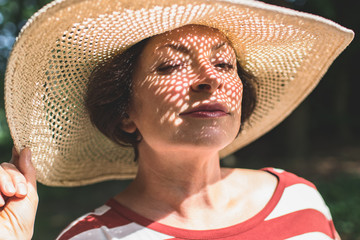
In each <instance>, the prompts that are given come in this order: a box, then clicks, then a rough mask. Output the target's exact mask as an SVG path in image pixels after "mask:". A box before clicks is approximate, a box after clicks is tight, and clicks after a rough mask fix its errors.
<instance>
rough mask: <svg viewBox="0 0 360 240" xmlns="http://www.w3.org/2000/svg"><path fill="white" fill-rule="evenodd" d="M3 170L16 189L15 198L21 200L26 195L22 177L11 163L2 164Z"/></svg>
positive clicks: (25, 185)
mask: <svg viewBox="0 0 360 240" xmlns="http://www.w3.org/2000/svg"><path fill="white" fill-rule="evenodd" d="M2 167H3V169H4V170H5V171H6V172H7V173H8V174H9V176H10V178H11V180H12V182H13V185H14V187H15V189H16V192H15V196H16V197H19V198H22V197H25V196H26V194H27V184H26V179H25V177H24V175H23V174H22V173H21V172H20V171H19V170H18V169H17V168H16V167H15V165H13V164H11V163H3V165H2Z"/></svg>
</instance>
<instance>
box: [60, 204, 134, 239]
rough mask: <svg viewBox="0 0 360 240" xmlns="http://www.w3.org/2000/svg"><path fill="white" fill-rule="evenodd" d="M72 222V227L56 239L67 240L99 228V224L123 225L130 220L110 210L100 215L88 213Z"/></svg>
mask: <svg viewBox="0 0 360 240" xmlns="http://www.w3.org/2000/svg"><path fill="white" fill-rule="evenodd" d="M74 223H75V224H74ZM74 223H72V224H74V225H73V227H71V228H70V229H68V230H67V231H66V232H65V233H64V234H63V235H61V237H60V238H59V239H58V240H67V239H70V238H72V237H74V236H76V235H78V234H80V233H82V232H85V231H88V230H91V229H96V228H100V227H101V226H105V227H107V228H114V227H119V226H123V225H126V224H129V223H131V221H129V220H128V219H126V218H123V217H122V216H121V215H119V214H117V212H115V211H112V210H110V211H107V212H105V213H104V214H102V215H95V214H90V215H89V216H87V217H85V218H84V219H81V220H80V221H75V222H74Z"/></svg>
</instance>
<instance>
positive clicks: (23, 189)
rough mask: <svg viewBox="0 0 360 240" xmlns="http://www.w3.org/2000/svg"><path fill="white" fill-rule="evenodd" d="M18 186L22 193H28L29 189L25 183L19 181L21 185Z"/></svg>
mask: <svg viewBox="0 0 360 240" xmlns="http://www.w3.org/2000/svg"><path fill="white" fill-rule="evenodd" d="M17 187H18V191H19V194H20V195H26V194H27V189H26V186H25V184H23V183H19V185H18V186H17Z"/></svg>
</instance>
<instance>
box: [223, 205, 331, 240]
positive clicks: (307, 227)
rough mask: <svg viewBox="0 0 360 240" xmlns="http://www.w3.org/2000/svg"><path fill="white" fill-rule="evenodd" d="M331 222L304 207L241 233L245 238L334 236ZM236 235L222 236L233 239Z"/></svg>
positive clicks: (278, 239) (272, 239) (249, 239)
mask: <svg viewBox="0 0 360 240" xmlns="http://www.w3.org/2000/svg"><path fill="white" fill-rule="evenodd" d="M333 226H334V225H333V222H332V221H329V220H327V218H326V217H325V216H324V215H323V214H322V213H321V212H319V211H316V210H314V209H306V210H301V211H297V212H293V213H289V214H286V215H284V216H281V217H278V218H274V219H271V220H268V221H265V222H263V223H262V224H260V225H259V226H258V227H256V228H253V229H252V230H250V231H248V232H245V233H243V234H242V235H240V236H241V239H246V240H258V239H266V240H282V239H287V238H290V237H295V236H298V235H301V234H305V233H310V232H321V233H324V234H326V235H328V236H329V237H330V238H333V239H334V238H335V236H334V227H333ZM234 239H236V236H233V237H229V238H224V240H234Z"/></svg>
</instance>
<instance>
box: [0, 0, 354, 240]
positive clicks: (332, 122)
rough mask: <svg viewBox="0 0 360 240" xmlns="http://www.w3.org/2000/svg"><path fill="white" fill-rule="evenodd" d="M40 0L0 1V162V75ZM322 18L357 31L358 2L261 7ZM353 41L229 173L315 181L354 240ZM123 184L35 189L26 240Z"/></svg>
mask: <svg viewBox="0 0 360 240" xmlns="http://www.w3.org/2000/svg"><path fill="white" fill-rule="evenodd" d="M48 2H50V1H47V0H0V89H1V90H0V162H3V161H8V160H9V159H10V155H11V154H10V153H11V148H12V141H11V137H10V133H9V130H8V127H7V123H6V117H5V110H4V97H3V96H4V95H3V94H4V92H3V88H4V80H3V79H4V74H5V69H6V62H7V58H8V56H9V53H10V51H11V48H12V45H13V43H14V41H15V38H16V36H17V34H18V32H19V31H20V29H21V27H22V26H23V25H24V24H25V22H26V21H27V19H28V18H29V17H30V16H31V15H32V14H33V13H34V12H35V11H37V10H38V9H39V8H41V7H42V6H44V5H45V4H46V3H48ZM264 2H268V3H272V4H276V5H280V6H285V7H289V8H293V9H297V10H300V11H305V12H310V13H314V14H318V15H321V16H323V17H326V18H329V19H331V20H334V21H335V22H338V23H340V24H342V25H343V26H346V27H348V28H351V29H353V30H354V31H355V35H356V33H357V32H358V29H359V25H360V15H359V14H358V12H359V11H360V2H359V1H354V0H342V1H339V0H271V1H270V0H269V1H264ZM359 53H360V43H359V41H358V40H357V39H356V37H355V40H354V42H353V43H352V44H351V45H350V46H349V47H348V49H346V51H345V52H344V53H343V54H341V55H340V57H339V58H338V59H337V60H336V61H335V63H334V64H333V65H332V67H331V68H330V70H329V71H328V73H327V74H326V75H325V77H324V78H323V80H322V81H321V82H320V84H319V86H318V87H317V88H316V89H315V91H314V92H313V93H312V94H311V95H310V96H309V97H308V98H307V99H306V100H305V102H303V103H302V104H301V105H300V106H299V107H298V108H297V110H296V111H295V112H294V113H293V114H292V115H291V116H290V117H289V118H287V119H286V120H285V121H284V122H283V123H282V124H280V125H279V126H278V127H276V128H275V129H274V130H272V131H271V132H270V133H268V134H267V135H265V136H264V137H262V138H261V139H259V140H257V141H256V142H254V143H252V144H250V145H249V146H247V147H245V148H244V149H242V150H240V151H238V152H237V153H236V154H234V155H231V156H229V157H227V158H226V159H223V161H222V164H223V165H224V166H229V167H247V168H262V167H265V166H274V167H279V168H284V169H286V170H289V171H292V172H295V173H297V174H298V175H301V176H304V177H306V178H308V179H310V180H311V181H313V182H315V184H316V185H317V187H318V188H319V191H320V192H321V193H322V195H323V196H324V198H325V200H326V202H327V203H328V205H329V207H330V210H331V212H332V214H333V218H334V222H335V226H336V228H337V229H338V231H339V233H340V235H341V237H342V239H344V240H359V239H360V228H359V226H360V205H359V203H360V157H359V156H360V138H359V136H360V124H359V123H360V107H359V104H360V97H359V96H360V81H359V80H360V79H359V76H358V75H359V73H358V72H359V59H360V54H359ZM127 183H128V181H111V182H106V183H101V184H95V185H92V186H87V187H77V188H54V187H46V186H43V185H41V184H39V195H40V205H39V211H38V216H37V220H36V227H35V235H34V238H33V239H54V238H55V237H56V236H57V234H58V233H59V232H60V231H61V230H62V229H63V228H64V227H65V226H66V225H67V224H69V222H70V221H72V220H74V219H75V218H76V217H78V216H80V215H82V214H84V213H86V212H88V211H90V210H92V209H93V208H96V207H98V206H99V205H101V204H103V203H104V202H105V201H106V200H107V199H109V198H110V197H111V196H113V195H114V194H116V193H117V192H119V191H121V189H123V188H124V186H126V184H127Z"/></svg>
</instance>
